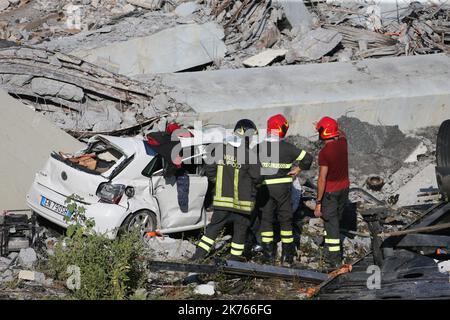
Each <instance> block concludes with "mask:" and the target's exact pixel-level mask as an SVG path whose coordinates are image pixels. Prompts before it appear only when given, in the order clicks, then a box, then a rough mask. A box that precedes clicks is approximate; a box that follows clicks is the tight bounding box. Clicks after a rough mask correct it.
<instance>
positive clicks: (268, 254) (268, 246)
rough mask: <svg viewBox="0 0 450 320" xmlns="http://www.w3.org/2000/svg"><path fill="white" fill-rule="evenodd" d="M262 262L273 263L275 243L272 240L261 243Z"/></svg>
mask: <svg viewBox="0 0 450 320" xmlns="http://www.w3.org/2000/svg"><path fill="white" fill-rule="evenodd" d="M262 253H263V261H262V262H263V263H266V264H275V245H274V243H273V242H269V243H265V242H263V243H262Z"/></svg>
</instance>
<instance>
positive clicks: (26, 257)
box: [18, 248, 37, 268]
mask: <svg viewBox="0 0 450 320" xmlns="http://www.w3.org/2000/svg"><path fill="white" fill-rule="evenodd" d="M18 262H19V265H21V266H22V267H25V268H32V267H33V266H34V265H35V263H36V262H37V255H36V251H34V249H33V248H26V249H20V252H19V256H18Z"/></svg>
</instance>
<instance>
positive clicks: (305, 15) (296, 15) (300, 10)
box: [272, 0, 312, 32]
mask: <svg viewBox="0 0 450 320" xmlns="http://www.w3.org/2000/svg"><path fill="white" fill-rule="evenodd" d="M272 2H274V3H278V4H280V5H281V6H282V7H283V11H284V14H285V16H286V18H287V20H288V21H289V23H290V24H291V26H292V27H300V28H301V31H302V32H304V31H308V30H310V29H311V25H312V17H311V14H310V13H309V11H308V8H306V6H305V3H304V1H303V0H275V1H272Z"/></svg>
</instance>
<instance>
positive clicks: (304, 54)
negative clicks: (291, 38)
mask: <svg viewBox="0 0 450 320" xmlns="http://www.w3.org/2000/svg"><path fill="white" fill-rule="evenodd" d="M341 41H342V35H341V34H340V33H339V32H337V31H333V30H327V29H323V28H318V29H315V30H312V31H310V32H308V33H307V34H306V35H305V36H303V37H302V38H301V40H300V41H299V42H298V43H295V44H294V45H293V46H292V48H291V49H290V50H289V51H288V52H287V53H286V61H287V62H288V63H293V62H295V61H312V60H318V59H320V58H322V57H323V56H324V55H326V54H327V53H328V52H330V51H331V50H333V49H334V48H336V46H337V45H338V44H339V43H340V42H341Z"/></svg>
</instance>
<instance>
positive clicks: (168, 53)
mask: <svg viewBox="0 0 450 320" xmlns="http://www.w3.org/2000/svg"><path fill="white" fill-rule="evenodd" d="M223 38H224V31H223V28H222V27H220V26H219V25H218V24H216V23H214V22H208V23H205V24H202V25H200V24H185V25H180V26H176V27H174V28H169V29H166V30H163V31H160V32H158V33H156V34H153V35H151V36H147V37H143V38H136V39H132V40H128V41H124V42H116V43H113V44H111V45H108V46H106V47H100V48H95V49H92V50H87V51H78V52H75V53H74V54H75V55H77V56H79V57H80V58H83V59H85V60H87V61H89V62H92V63H97V62H99V65H100V66H101V60H104V59H106V60H107V61H108V62H109V63H113V64H115V65H117V66H119V71H118V72H119V73H121V74H124V75H128V76H135V75H139V74H145V73H165V72H177V71H182V70H187V69H190V68H193V67H197V66H202V65H205V64H208V63H211V62H215V61H218V60H220V59H223V57H224V56H225V53H226V46H225V44H224V42H223V41H222V39H223ZM99 59H100V60H99Z"/></svg>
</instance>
